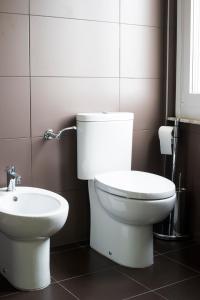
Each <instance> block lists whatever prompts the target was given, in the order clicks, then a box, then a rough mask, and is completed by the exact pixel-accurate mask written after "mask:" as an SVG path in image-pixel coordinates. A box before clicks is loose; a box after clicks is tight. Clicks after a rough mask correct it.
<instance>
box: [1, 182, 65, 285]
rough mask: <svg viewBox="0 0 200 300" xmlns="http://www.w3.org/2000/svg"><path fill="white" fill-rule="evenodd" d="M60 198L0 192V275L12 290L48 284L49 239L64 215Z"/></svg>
mask: <svg viewBox="0 0 200 300" xmlns="http://www.w3.org/2000/svg"><path fill="white" fill-rule="evenodd" d="M68 209H69V206H68V203H67V201H66V199H64V198H63V197H62V196H60V195H58V194H56V193H53V192H51V191H48V190H44V189H39V188H33V187H16V189H15V190H14V191H9V192H8V191H7V190H6V188H5V189H1V190H0V231H1V233H0V245H1V253H0V272H1V273H2V275H3V276H5V277H6V278H7V280H8V281H9V282H10V283H11V284H12V285H13V286H15V287H16V288H18V289H22V290H35V289H42V288H44V287H46V286H48V285H49V284H50V267H49V254H50V251H49V249H50V247H49V244H50V243H49V240H50V236H52V235H53V234H55V233H56V232H57V231H59V230H60V229H61V228H62V227H63V225H64V224H65V222H66V220H67V216H68Z"/></svg>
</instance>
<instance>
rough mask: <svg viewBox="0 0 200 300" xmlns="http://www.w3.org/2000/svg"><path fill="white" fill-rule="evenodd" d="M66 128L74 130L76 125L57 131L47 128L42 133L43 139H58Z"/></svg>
mask: <svg viewBox="0 0 200 300" xmlns="http://www.w3.org/2000/svg"><path fill="white" fill-rule="evenodd" d="M68 130H76V126H71V127H66V128H63V129H62V130H60V131H59V132H58V133H55V132H54V131H53V129H48V130H46V131H45V133H44V139H45V140H53V139H56V140H59V139H60V138H61V135H62V134H63V132H65V131H68Z"/></svg>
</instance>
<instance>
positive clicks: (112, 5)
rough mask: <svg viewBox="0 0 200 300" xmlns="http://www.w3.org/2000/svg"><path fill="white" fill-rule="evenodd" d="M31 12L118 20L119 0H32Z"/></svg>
mask: <svg viewBox="0 0 200 300" xmlns="http://www.w3.org/2000/svg"><path fill="white" fill-rule="evenodd" d="M30 5H31V6H30V9H31V14H36V15H46V16H56V17H65V18H76V19H88V20H100V21H111V22H118V20H119V0H101V1H99V0H84V1H83V0H56V1H55V0H31V2H30Z"/></svg>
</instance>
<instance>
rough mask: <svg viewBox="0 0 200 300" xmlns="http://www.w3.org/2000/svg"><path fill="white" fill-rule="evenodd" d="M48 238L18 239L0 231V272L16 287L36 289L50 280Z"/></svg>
mask: <svg viewBox="0 0 200 300" xmlns="http://www.w3.org/2000/svg"><path fill="white" fill-rule="evenodd" d="M49 241H50V239H49V238H47V239H37V240H27V241H20V240H14V239H11V238H10V237H7V236H5V235H4V234H2V233H0V245H1V252H0V273H1V274H2V275H3V276H4V277H5V278H6V279H7V280H8V281H9V282H10V283H11V284H12V285H13V286H14V287H16V288H17V289H20V290H27V291H30V290H38V289H43V288H45V287H47V286H48V285H49V284H50V282H51V277H50V266H49V261H50V259H49V255H50V243H49Z"/></svg>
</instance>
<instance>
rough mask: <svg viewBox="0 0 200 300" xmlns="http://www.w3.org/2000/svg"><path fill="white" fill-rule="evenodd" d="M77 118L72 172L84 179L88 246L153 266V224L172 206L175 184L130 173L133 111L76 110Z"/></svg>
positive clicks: (126, 261)
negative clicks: (87, 194) (85, 182)
mask: <svg viewBox="0 0 200 300" xmlns="http://www.w3.org/2000/svg"><path fill="white" fill-rule="evenodd" d="M76 120H77V173H78V178H79V179H81V180H88V189H89V200H90V215H91V224H90V226H91V228H90V246H91V248H93V249H94V250H96V251H97V252H99V253H100V254H102V255H104V256H106V257H108V258H110V259H111V260H113V261H114V262H116V263H118V264H120V265H123V266H126V267H132V268H144V267H148V266H150V265H152V264H153V230H152V228H153V224H155V223H157V222H160V221H162V220H163V219H165V218H166V217H167V216H168V215H169V213H170V211H171V210H172V209H173V207H174V204H175V200H176V193H175V185H174V183H173V182H172V181H170V180H168V179H166V178H164V177H162V176H158V175H155V174H151V173H147V172H139V171H131V160H132V136H133V120H134V114H132V113H125V112H116V113H79V114H78V115H77V117H76ZM133 155H134V143H133Z"/></svg>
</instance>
